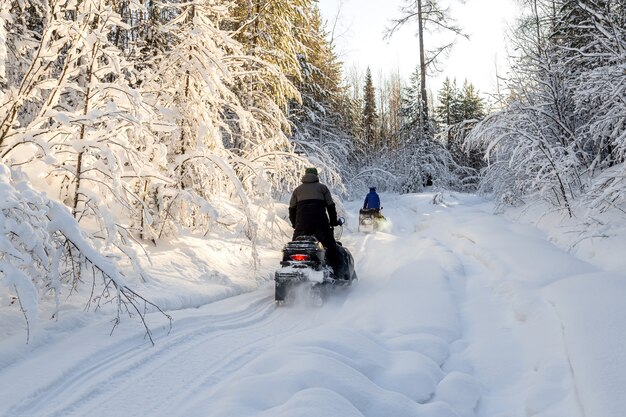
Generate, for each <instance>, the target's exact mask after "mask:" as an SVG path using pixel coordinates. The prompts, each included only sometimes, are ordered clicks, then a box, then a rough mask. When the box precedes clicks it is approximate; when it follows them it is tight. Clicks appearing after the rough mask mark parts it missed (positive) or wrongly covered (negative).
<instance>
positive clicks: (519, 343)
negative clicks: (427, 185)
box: [0, 193, 626, 417]
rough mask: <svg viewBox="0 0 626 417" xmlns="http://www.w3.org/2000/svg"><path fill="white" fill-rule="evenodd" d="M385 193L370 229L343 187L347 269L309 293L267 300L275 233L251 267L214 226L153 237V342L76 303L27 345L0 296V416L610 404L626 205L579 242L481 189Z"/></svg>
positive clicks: (617, 396)
mask: <svg viewBox="0 0 626 417" xmlns="http://www.w3.org/2000/svg"><path fill="white" fill-rule="evenodd" d="M381 197H382V200H383V205H384V207H385V209H384V214H385V216H386V217H387V218H388V219H389V220H390V222H389V227H388V228H387V230H386V231H380V232H377V233H369V234H364V233H358V232H357V227H356V221H357V217H358V216H357V214H358V208H359V205H360V203H361V202H360V200H357V201H356V202H348V203H344V207H345V208H346V210H347V212H346V213H341V214H342V215H344V216H345V217H346V218H348V223H347V226H346V230H344V235H343V238H342V242H343V243H344V246H346V247H347V248H348V249H349V250H350V251H351V252H352V253H353V255H354V257H355V261H356V269H357V273H358V276H359V281H358V282H357V284H356V285H354V286H353V287H351V288H346V289H341V291H337V293H336V294H333V295H332V296H331V297H330V298H329V299H328V300H327V301H326V303H325V304H324V305H323V306H322V307H319V308H313V307H308V306H306V305H300V304H295V305H291V306H280V307H277V306H276V305H275V303H274V301H273V286H272V281H271V279H272V274H273V271H274V270H275V269H276V268H277V267H278V266H279V261H280V252H279V250H280V248H281V247H282V244H283V243H284V242H271V244H270V242H266V245H267V246H259V247H258V248H257V250H258V251H259V254H260V260H261V269H260V271H254V270H252V269H251V267H250V265H249V261H248V259H249V256H248V254H249V252H250V248H249V247H248V246H246V244H245V242H243V241H242V242H238V241H234V240H232V239H229V238H227V237H226V236H217V235H210V236H207V237H205V238H200V237H193V236H181V237H180V238H178V239H176V240H172V241H170V242H169V243H168V244H159V246H158V247H157V248H151V249H150V255H151V258H152V264H151V265H148V266H145V267H146V270H147V271H148V272H149V274H150V275H151V276H152V278H151V279H150V280H149V281H148V282H147V283H145V284H143V287H142V288H141V291H140V292H141V294H142V295H145V296H146V297H147V298H148V299H150V300H151V301H154V302H156V303H157V304H158V305H160V306H161V307H162V308H164V309H165V310H166V311H167V312H168V314H170V315H171V316H172V317H173V319H174V321H173V327H172V330H171V332H169V333H168V329H169V323H168V321H167V319H166V318H165V317H163V316H162V315H160V314H157V313H149V314H147V319H148V324H149V325H150V327H151V328H152V330H153V338H154V339H155V342H156V345H155V346H154V347H152V346H151V344H150V343H149V341H148V340H146V338H145V332H144V329H143V328H142V327H141V326H140V325H139V324H138V323H137V322H136V321H133V320H129V319H125V320H123V321H122V323H121V324H120V326H119V327H118V328H116V329H115V331H114V332H113V333H112V334H111V335H109V333H110V331H111V327H112V325H111V322H110V320H111V319H112V317H111V315H110V311H108V310H106V308H105V309H104V310H102V311H97V312H88V313H84V312H82V311H81V310H80V306H78V305H77V306H76V307H75V308H74V307H72V305H71V304H65V305H64V306H65V307H64V310H62V311H61V312H60V315H59V318H58V320H56V321H47V320H46V319H47V317H43V319H42V318H40V325H39V326H37V328H35V329H33V332H34V334H31V340H30V343H29V344H28V345H26V344H25V339H26V337H25V335H24V330H23V329H22V328H18V326H17V325H16V324H15V323H19V324H20V326H23V322H20V320H22V321H23V315H22V314H21V313H19V309H16V307H15V306H14V305H10V300H8V299H6V297H5V298H2V297H1V296H0V386H1V387H2V389H0V416H2V417H17V416H41V417H44V416H45V417H54V416H58V417H61V416H62V417H72V416H76V417H78V416H81V417H82V416H90V417H100V416H102V417H130V416H150V417H159V416H163V417H166V416H167V417H176V416H180V417H194V416H198V417H199V416H202V417H209V416H220V417H221V416H228V417H236V416H242V417H244V416H246V417H247V416H263V417H270V416H271V417H283V416H301V417H305V416H311V417H313V416H315V417H318V416H337V417H339V416H341V417H352V416H355V417H356V416H359V417H360V416H368V417H370V416H371V417H373V416H376V417H387V416H394V417H396V416H397V417H400V416H402V417H410V416H420V417H474V416H476V417H528V416H536V417H622V416H623V415H624V411H623V410H626V396H624V395H623V392H625V390H626V350H625V349H624V346H626V302H625V300H626V279H625V278H626V277H625V276H624V272H623V271H624V266H626V261H625V260H624V255H623V254H624V253H626V243H625V242H624V239H623V235H622V234H621V233H620V232H621V231H622V230H623V229H621V228H619V227H618V225H619V224H623V223H624V222H623V221H622V222H621V223H618V221H619V219H613V220H612V221H611V222H603V224H604V225H605V226H606V225H614V227H613V228H610V230H608V232H607V231H606V230H605V232H606V233H605V235H607V236H608V237H606V238H605V239H604V240H602V239H584V240H583V241H581V242H579V243H577V244H576V245H573V243H572V240H571V239H572V238H571V233H567V230H566V229H564V227H574V226H571V225H563V224H559V223H557V222H556V221H551V220H550V219H544V221H543V222H542V223H537V224H536V225H532V224H529V221H528V219H530V218H532V216H531V214H532V213H529V212H526V213H514V212H509V213H507V215H506V216H503V215H496V214H493V207H492V205H491V203H489V202H487V201H485V200H483V199H481V198H478V197H476V196H472V195H466V194H443V195H438V196H437V198H436V199H434V197H435V195H434V194H433V193H424V194H413V195H402V196H398V195H386V194H383V195H381ZM433 201H437V202H439V204H432V202H433ZM524 216H526V217H524ZM606 227H608V226H606ZM570 230H571V229H570ZM609 232H610V233H609ZM568 239H569V240H568ZM574 239H575V240H574V242H578V241H579V240H580V237H575V238H574ZM594 242H596V243H597V244H598V246H597V248H596V249H597V251H594V250H593V244H594ZM599 252H601V253H599ZM605 259H606V260H610V262H604V261H603V260H605ZM18 313H19V314H18ZM41 314H42V315H44V314H45V309H44V308H42V312H41Z"/></svg>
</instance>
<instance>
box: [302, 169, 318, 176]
mask: <svg viewBox="0 0 626 417" xmlns="http://www.w3.org/2000/svg"><path fill="white" fill-rule="evenodd" d="M304 173H305V174H313V175H317V168H307V169H305V170H304Z"/></svg>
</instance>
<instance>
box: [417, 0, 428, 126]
mask: <svg viewBox="0 0 626 417" xmlns="http://www.w3.org/2000/svg"><path fill="white" fill-rule="evenodd" d="M422 19H423V16H422V0H417V24H418V27H417V30H418V35H419V42H420V44H419V45H420V95H421V101H422V103H421V112H420V132H421V133H422V136H423V134H424V131H425V129H424V128H425V123H426V121H427V120H428V100H427V99H426V58H425V51H424V22H423V21H422Z"/></svg>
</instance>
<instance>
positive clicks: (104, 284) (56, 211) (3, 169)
mask: <svg viewBox="0 0 626 417" xmlns="http://www.w3.org/2000/svg"><path fill="white" fill-rule="evenodd" d="M0 196H2V197H1V199H0V282H1V283H2V284H3V285H4V286H5V287H6V288H7V289H8V291H9V293H11V294H14V296H15V297H16V298H17V300H18V304H19V306H20V308H21V310H22V312H23V314H24V317H25V319H26V323H27V329H28V330H30V328H31V326H34V325H35V324H36V323H37V319H38V317H37V316H38V304H39V300H40V299H41V298H43V297H47V296H50V295H51V296H53V297H54V299H55V302H56V310H55V312H54V313H53V315H52V317H53V318H54V317H56V316H57V314H58V311H59V307H60V295H61V294H63V293H64V292H67V293H70V292H72V291H74V290H76V289H78V287H79V286H81V285H87V284H86V281H87V280H91V281H92V282H91V285H90V286H91V293H90V295H89V296H88V299H87V301H86V302H87V307H90V306H93V307H94V308H99V307H100V306H101V304H102V303H105V302H110V301H113V302H114V303H115V304H116V305H117V317H116V320H115V325H117V324H118V323H119V320H120V317H121V315H122V314H123V313H124V312H127V313H128V314H130V315H134V314H136V315H137V316H138V317H140V318H141V320H142V321H143V320H144V314H145V312H146V311H147V308H148V307H149V306H150V307H151V308H152V309H155V310H158V307H157V306H156V305H154V304H152V303H150V302H149V301H147V300H146V299H144V298H143V297H141V296H140V295H138V294H137V293H136V292H134V291H133V290H132V289H131V288H129V287H128V286H127V284H126V280H125V279H124V275H123V273H122V272H121V270H120V268H119V266H118V260H119V256H117V255H118V254H115V253H111V252H110V253H108V254H103V253H101V252H100V251H99V250H98V249H96V246H95V245H94V242H93V241H92V240H90V239H89V238H88V237H87V234H86V233H85V232H84V231H83V230H82V229H81V227H80V226H79V224H78V222H77V221H76V220H75V219H74V217H73V216H72V214H71V213H70V211H69V210H68V208H67V207H65V206H64V205H63V204H61V203H59V202H57V201H54V200H51V199H49V198H48V197H47V196H46V195H45V194H43V193H40V192H38V191H36V190H34V189H33V188H32V187H31V186H30V185H29V183H28V182H27V180H26V177H25V176H24V175H23V174H21V173H20V172H19V171H16V170H11V169H10V168H8V167H7V166H6V165H3V164H0ZM132 261H133V263H134V264H135V265H136V266H138V262H136V260H134V259H133V260H132ZM143 323H144V326H145V328H146V332H147V335H148V337H150V339H151V340H152V338H151V333H150V329H149V328H148V326H147V325H146V323H145V321H143Z"/></svg>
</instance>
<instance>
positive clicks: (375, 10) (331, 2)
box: [319, 0, 518, 93]
mask: <svg viewBox="0 0 626 417" xmlns="http://www.w3.org/2000/svg"><path fill="white" fill-rule="evenodd" d="M340 3H341V4H342V6H341V9H340V12H339V20H338V21H337V24H336V27H335V29H334V35H335V37H336V40H335V43H336V45H337V52H338V53H339V54H340V58H341V59H342V61H343V62H344V64H345V65H346V67H350V66H352V65H355V64H356V65H357V66H358V67H360V68H363V69H364V68H365V67H367V66H369V67H370V68H371V70H372V74H373V75H374V78H377V76H378V73H379V72H380V71H381V70H382V71H383V72H384V73H391V72H395V71H399V72H400V74H401V76H402V77H403V78H404V79H405V80H406V79H408V78H409V76H410V74H411V73H412V72H413V71H414V70H415V68H416V67H417V65H418V62H419V53H418V40H417V38H416V36H415V33H416V32H417V24H416V23H412V24H409V25H407V26H406V27H404V28H402V29H401V30H400V31H399V32H398V33H396V34H395V35H394V36H393V37H392V38H391V40H389V41H386V40H384V39H383V32H384V30H385V28H386V27H388V26H389V25H390V22H391V20H392V19H393V18H397V17H398V16H399V14H400V13H399V8H400V6H401V5H402V4H403V0H319V5H320V9H321V12H322V15H323V16H324V18H325V19H327V20H328V29H329V30H332V29H333V27H332V26H333V22H335V20H336V19H335V17H336V15H337V10H338V8H339V5H340ZM451 12H452V15H453V17H454V18H455V19H456V20H457V24H458V25H459V26H461V27H462V28H463V30H464V31H465V32H466V33H467V34H469V35H470V40H469V41H468V40H465V39H463V38H459V39H458V41H457V44H456V45H455V47H454V49H453V50H452V53H451V54H450V56H449V57H448V58H444V59H443V60H442V63H441V65H440V67H441V69H442V73H441V74H439V75H438V76H437V77H436V78H434V79H431V80H430V81H429V86H428V87H429V89H430V90H431V91H432V92H433V93H436V91H437V90H438V89H439V88H440V86H441V83H442V81H443V79H445V77H446V76H449V77H450V78H456V79H457V84H458V85H459V86H461V85H462V84H463V80H464V79H466V78H467V79H468V80H469V81H470V82H472V83H473V84H474V85H475V86H476V87H477V88H478V89H479V90H480V91H481V92H484V93H489V92H493V91H495V89H496V82H495V79H496V77H495V74H496V63H497V65H498V67H499V70H498V73H499V74H501V75H503V74H504V73H505V72H506V68H507V66H506V49H505V31H506V29H507V27H508V26H510V25H512V24H513V22H514V20H515V17H516V16H517V15H518V9H517V6H515V3H514V0H466V2H465V4H461V3H460V2H458V1H452V2H451ZM427 36H429V37H430V38H427V37H425V42H427V45H426V47H427V48H429V45H430V46H434V43H433V42H436V41H437V39H433V36H436V35H427Z"/></svg>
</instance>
